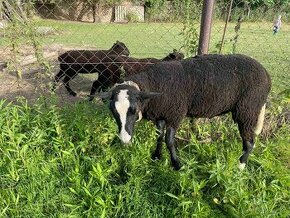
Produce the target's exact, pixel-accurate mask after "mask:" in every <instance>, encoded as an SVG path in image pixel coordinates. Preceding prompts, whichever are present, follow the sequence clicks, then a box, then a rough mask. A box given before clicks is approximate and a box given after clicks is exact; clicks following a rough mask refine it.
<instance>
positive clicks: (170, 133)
mask: <svg viewBox="0 0 290 218" xmlns="http://www.w3.org/2000/svg"><path fill="white" fill-rule="evenodd" d="M175 133H176V130H175V129H174V128H172V127H168V128H167V130H166V135H165V142H166V145H167V148H168V150H169V152H170V158H171V163H172V166H173V167H174V169H175V170H179V169H180V168H181V164H180V161H179V159H178V157H177V155H176V148H175V142H174V140H175V139H174V137H175Z"/></svg>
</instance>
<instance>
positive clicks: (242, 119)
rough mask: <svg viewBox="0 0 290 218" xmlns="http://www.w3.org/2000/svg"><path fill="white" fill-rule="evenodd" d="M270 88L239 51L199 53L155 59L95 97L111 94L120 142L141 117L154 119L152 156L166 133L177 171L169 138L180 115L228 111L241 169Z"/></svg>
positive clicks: (265, 77)
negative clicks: (238, 142)
mask: <svg viewBox="0 0 290 218" xmlns="http://www.w3.org/2000/svg"><path fill="white" fill-rule="evenodd" d="M270 89H271V79H270V76H269V74H268V73H267V71H266V70H265V68H264V67H263V66H262V65H261V64H260V63H258V62H257V61H256V60H254V59H252V58H250V57H247V56H244V55H202V56H196V57H194V58H189V59H185V60H182V61H172V62H161V63H157V64H155V65H152V66H151V67H149V68H148V69H146V70H145V71H143V72H141V73H139V74H134V75H130V76H128V77H125V80H124V82H123V83H121V84H116V85H115V86H114V87H113V88H112V89H111V90H110V91H108V92H103V93H99V95H98V96H99V97H101V98H103V99H106V98H107V99H110V110H111V111H112V113H113V116H114V118H115V120H116V122H117V125H118V127H119V137H120V139H121V141H122V142H123V143H129V142H130V140H131V139H132V136H133V130H134V124H135V122H136V121H137V120H139V119H140V118H141V116H143V117H144V118H146V119H148V120H151V121H153V122H154V123H155V124H156V125H157V129H158V134H159V136H158V138H157V147H156V150H155V152H154V153H153V155H152V157H153V158H154V159H160V157H161V151H162V141H163V138H164V135H165V142H166V145H167V148H168V150H169V152H170V157H171V162H172V165H173V167H174V169H176V170H178V169H179V168H180V167H181V164H180V161H179V159H178V157H177V155H176V148H175V142H174V137H175V134H176V131H177V129H178V127H179V125H180V123H181V121H182V120H183V118H184V117H185V116H189V117H196V118H199V117H206V118H211V117H214V116H218V115H222V114H225V113H229V112H231V114H232V118H233V120H234V122H236V123H237V124H238V127H239V132H240V136H241V138H242V141H243V142H242V144H243V154H242V156H241V157H240V159H239V160H240V167H241V168H244V167H245V164H246V162H247V159H248V156H249V154H250V153H251V151H252V149H253V147H254V137H255V135H258V134H259V133H260V132H261V130H262V126H263V120H264V114H265V104H266V100H267V96H268V94H269V91H270ZM165 130H166V133H165Z"/></svg>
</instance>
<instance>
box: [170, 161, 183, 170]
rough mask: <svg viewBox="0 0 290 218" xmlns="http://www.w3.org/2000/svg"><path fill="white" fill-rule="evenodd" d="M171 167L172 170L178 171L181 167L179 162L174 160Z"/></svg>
mask: <svg viewBox="0 0 290 218" xmlns="http://www.w3.org/2000/svg"><path fill="white" fill-rule="evenodd" d="M172 166H173V168H174V170H180V168H181V167H182V164H181V163H180V162H179V160H176V161H172Z"/></svg>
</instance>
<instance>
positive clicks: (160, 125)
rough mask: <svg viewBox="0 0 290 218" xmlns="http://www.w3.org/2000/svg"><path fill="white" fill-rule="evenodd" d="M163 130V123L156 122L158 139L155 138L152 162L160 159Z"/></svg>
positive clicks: (161, 121)
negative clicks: (155, 144)
mask: <svg viewBox="0 0 290 218" xmlns="http://www.w3.org/2000/svg"><path fill="white" fill-rule="evenodd" d="M164 128H165V121H164V120H159V121H157V134H158V138H157V146H156V150H155V151H154V153H153V154H152V159H153V160H159V159H160V158H161V154H162V143H163V138H164Z"/></svg>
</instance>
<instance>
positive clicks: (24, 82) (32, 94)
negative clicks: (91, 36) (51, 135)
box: [0, 45, 97, 103]
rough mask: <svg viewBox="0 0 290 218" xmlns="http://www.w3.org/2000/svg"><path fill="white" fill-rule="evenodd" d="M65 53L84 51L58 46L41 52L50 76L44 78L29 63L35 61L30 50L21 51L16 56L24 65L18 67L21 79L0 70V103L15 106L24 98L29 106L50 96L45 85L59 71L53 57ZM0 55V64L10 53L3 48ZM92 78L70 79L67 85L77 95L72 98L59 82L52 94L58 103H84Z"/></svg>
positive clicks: (41, 73)
mask: <svg viewBox="0 0 290 218" xmlns="http://www.w3.org/2000/svg"><path fill="white" fill-rule="evenodd" d="M69 49H84V48H68V47H66V48H64V47H63V46H61V45H53V46H52V45H50V46H49V48H44V53H45V56H47V61H48V62H49V63H50V65H51V66H52V73H51V74H50V75H45V74H44V72H43V70H42V69H41V68H39V66H37V65H36V64H35V63H33V62H34V60H35V57H34V55H33V52H32V51H33V50H32V48H29V47H28V48H22V49H21V56H19V58H20V59H19V60H20V61H19V62H20V63H28V64H27V65H25V66H21V70H22V73H21V78H18V77H17V73H16V72H9V70H8V68H5V69H3V70H2V71H1V70H0V99H6V100H7V101H9V102H10V101H12V102H15V101H16V99H17V97H24V98H26V99H27V100H28V102H29V103H33V102H34V101H35V100H36V99H37V98H38V97H40V96H41V95H45V96H50V92H49V85H51V82H52V81H53V78H54V75H55V74H56V73H57V72H58V70H59V63H58V61H57V56H58V55H59V54H61V53H62V52H64V51H65V50H69ZM85 49H95V48H85ZM0 53H1V54H2V55H1V57H0V62H2V63H5V62H8V60H9V58H10V57H11V54H10V51H9V50H8V49H7V48H6V49H5V48H4V49H3V48H2V49H0ZM96 78H97V74H90V75H78V76H77V77H76V78H74V79H73V80H72V81H71V82H70V85H71V87H72V89H73V90H74V91H76V92H77V96H76V97H73V96H70V95H69V94H68V92H67V91H66V89H65V88H64V85H63V84H62V82H61V81H60V82H59V84H58V87H57V89H56V92H55V94H56V95H57V96H58V97H59V98H60V99H61V101H62V102H71V103H74V102H78V101H82V100H84V99H87V95H88V94H89V93H90V88H91V85H92V83H93V80H94V79H96Z"/></svg>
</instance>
